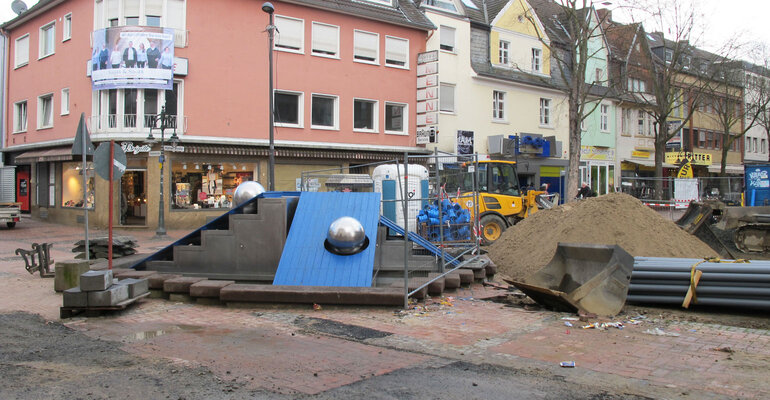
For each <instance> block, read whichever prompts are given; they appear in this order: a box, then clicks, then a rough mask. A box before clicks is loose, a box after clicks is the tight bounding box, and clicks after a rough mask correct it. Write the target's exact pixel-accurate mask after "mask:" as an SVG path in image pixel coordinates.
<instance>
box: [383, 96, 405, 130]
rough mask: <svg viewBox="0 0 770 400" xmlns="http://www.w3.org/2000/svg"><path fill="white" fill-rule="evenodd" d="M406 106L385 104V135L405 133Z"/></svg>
mask: <svg viewBox="0 0 770 400" xmlns="http://www.w3.org/2000/svg"><path fill="white" fill-rule="evenodd" d="M406 115H407V114H406V104H402V103H387V102H386V103H385V133H399V134H403V135H405V134H406V133H407V132H406Z"/></svg>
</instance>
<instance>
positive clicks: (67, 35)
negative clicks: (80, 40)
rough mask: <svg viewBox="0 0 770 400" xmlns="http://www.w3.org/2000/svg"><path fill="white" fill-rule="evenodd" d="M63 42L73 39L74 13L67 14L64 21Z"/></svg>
mask: <svg viewBox="0 0 770 400" xmlns="http://www.w3.org/2000/svg"><path fill="white" fill-rule="evenodd" d="M62 21H63V22H62V39H61V41H62V42H66V41H68V40H70V39H72V13H67V14H65V15H64V18H63V19H62Z"/></svg>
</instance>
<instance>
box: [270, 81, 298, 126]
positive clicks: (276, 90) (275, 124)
mask: <svg viewBox="0 0 770 400" xmlns="http://www.w3.org/2000/svg"><path fill="white" fill-rule="evenodd" d="M276 94H291V95H296V96H297V123H296V124H292V123H287V122H278V121H275V123H274V124H273V125H274V126H277V127H283V128H304V124H303V121H304V120H305V117H304V116H305V93H303V92H297V91H293V90H279V89H275V90H273V96H275V95H276ZM273 104H275V103H273Z"/></svg>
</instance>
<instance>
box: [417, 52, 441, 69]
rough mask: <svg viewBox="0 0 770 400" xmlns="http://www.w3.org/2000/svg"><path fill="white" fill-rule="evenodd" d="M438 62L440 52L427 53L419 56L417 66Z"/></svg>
mask: <svg viewBox="0 0 770 400" xmlns="http://www.w3.org/2000/svg"><path fill="white" fill-rule="evenodd" d="M435 61H438V50H432V51H426V52H425V53H419V54H417V65H422V64H427V63H429V62H435Z"/></svg>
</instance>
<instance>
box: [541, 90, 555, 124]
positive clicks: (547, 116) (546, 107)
mask: <svg viewBox="0 0 770 400" xmlns="http://www.w3.org/2000/svg"><path fill="white" fill-rule="evenodd" d="M552 115H553V113H552V112H551V99H549V98H545V97H541V98H540V126H541V127H551V126H552V121H553V118H551V117H552Z"/></svg>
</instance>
